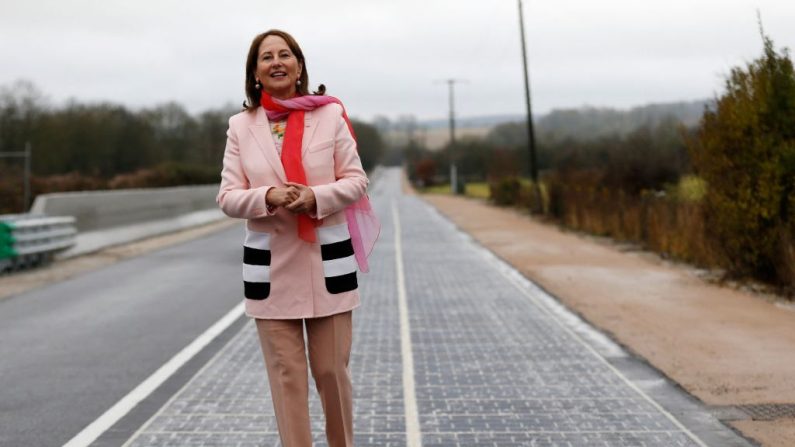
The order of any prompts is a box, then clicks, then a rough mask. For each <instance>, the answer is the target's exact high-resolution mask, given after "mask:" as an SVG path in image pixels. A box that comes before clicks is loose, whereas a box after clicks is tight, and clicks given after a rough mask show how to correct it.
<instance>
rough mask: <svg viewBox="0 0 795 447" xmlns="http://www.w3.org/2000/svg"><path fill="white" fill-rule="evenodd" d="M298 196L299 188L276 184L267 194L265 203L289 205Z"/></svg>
mask: <svg viewBox="0 0 795 447" xmlns="http://www.w3.org/2000/svg"><path fill="white" fill-rule="evenodd" d="M298 196H299V194H298V190H297V189H296V188H294V187H292V186H289V185H288V186H285V187H278V186H274V187H273V188H271V189H269V190H268V192H267V193H266V194H265V203H267V204H268V205H270V206H287V205H289V204H291V203H293V202H294V201H295V200H296V199H297V198H298ZM313 198H314V196H313Z"/></svg>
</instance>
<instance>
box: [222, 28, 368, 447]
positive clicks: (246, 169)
mask: <svg viewBox="0 0 795 447" xmlns="http://www.w3.org/2000/svg"><path fill="white" fill-rule="evenodd" d="M308 84H309V76H308V75H307V70H306V60H305V59H304V55H303V52H302V51H301V48H300V47H299V46H298V43H297V42H296V41H295V39H293V37H292V36H290V35H289V34H287V33H286V32H284V31H279V30H270V31H267V32H265V33H262V34H260V35H258V36H256V37H255V38H254V40H253V41H252V43H251V47H250V49H249V53H248V58H247V60H246V83H245V89H246V96H247V97H248V101H247V103H245V104H244V107H245V110H244V111H242V112H240V113H238V114H237V115H235V116H233V117H231V118H230V119H229V130H228V131H227V143H226V149H225V152H224V166H223V171H222V172H221V187H220V190H219V192H218V196H217V198H216V201H217V202H218V204H219V206H220V207H221V209H222V210H223V211H224V212H225V213H226V214H227V215H229V216H230V217H237V218H244V219H247V222H246V235H245V240H244V241H243V294H244V296H245V304H246V314H247V315H248V316H250V317H252V318H255V320H256V325H257V331H258V333H259V339H260V344H261V348H262V353H263V356H264V359H265V366H266V370H267V374H268V381H269V383H270V388H271V394H272V396H273V408H274V411H275V413H276V422H277V425H278V427H279V436H280V438H281V441H282V445H283V446H285V447H294V446H295V447H297V446H310V445H312V432H311V429H310V420H309V404H308V393H309V391H308V386H307V376H308V371H307V369H308V368H307V357H306V345H307V341H305V340H304V325H306V333H307V338H308V345H309V363H310V364H311V370H312V376H313V377H314V379H315V384H316V386H317V390H318V394H319V395H320V400H321V402H322V404H323V409H324V412H325V415H326V437H327V439H328V445H329V446H330V447H337V446H340V447H341V446H352V445H353V392H352V386H351V379H350V371H349V369H348V361H349V358H350V351H351V341H352V340H351V338H352V313H353V309H354V308H356V307H358V306H359V304H360V299H359V291H358V282H357V273H356V270H357V267H358V269H359V270H361V271H363V272H367V270H368V266H367V256H368V255H369V253H370V251H371V250H372V247H373V244H374V243H375V239H376V238H377V236H378V232H379V228H380V226H379V224H378V220H377V219H376V218H375V214H374V213H373V211H372V208H371V207H370V203H369V201H368V199H367V195H366V194H365V192H366V190H367V184H368V180H367V175H366V174H365V172H364V170H363V169H362V164H361V160H360V159H359V154H358V151H357V147H356V140H355V138H354V135H353V128H352V127H351V123H350V120H348V116H347V114H346V113H345V109H344V107H342V104H341V102H340V101H339V100H338V99H336V98H333V97H330V96H325V95H323V92H324V90H325V89H324V88H323V86H321V88H320V91H319V92H316V93H315V94H314V95H310V94H309V89H308Z"/></svg>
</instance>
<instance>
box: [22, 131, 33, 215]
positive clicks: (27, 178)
mask: <svg viewBox="0 0 795 447" xmlns="http://www.w3.org/2000/svg"><path fill="white" fill-rule="evenodd" d="M30 157H31V151H30V141H26V142H25V202H24V205H23V206H22V207H23V212H24V213H27V212H28V207H30Z"/></svg>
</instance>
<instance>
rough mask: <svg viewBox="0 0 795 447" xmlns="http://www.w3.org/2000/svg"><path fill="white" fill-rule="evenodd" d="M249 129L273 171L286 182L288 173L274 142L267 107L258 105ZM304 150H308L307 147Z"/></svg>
mask: <svg viewBox="0 0 795 447" xmlns="http://www.w3.org/2000/svg"><path fill="white" fill-rule="evenodd" d="M248 129H249V131H250V132H251V135H252V136H253V137H254V141H256V142H257V145H258V146H259V148H260V150H261V151H262V154H263V155H265V159H266V160H268V163H270V165H271V168H273V172H275V173H276V176H278V177H279V180H281V181H282V183H284V182H286V181H287V174H285V173H284V166H282V160H281V159H280V158H279V153H278V152H277V151H276V146H275V145H274V144H273V136H272V135H271V129H270V124H269V123H268V117H267V116H266V115H265V109H263V108H262V107H257V117H256V120H255V122H254V124H252V125H250V126H249V127H248ZM307 130H308V129H307ZM305 131H306V130H305ZM304 143H306V136H305V137H304ZM304 150H306V149H305V147H304Z"/></svg>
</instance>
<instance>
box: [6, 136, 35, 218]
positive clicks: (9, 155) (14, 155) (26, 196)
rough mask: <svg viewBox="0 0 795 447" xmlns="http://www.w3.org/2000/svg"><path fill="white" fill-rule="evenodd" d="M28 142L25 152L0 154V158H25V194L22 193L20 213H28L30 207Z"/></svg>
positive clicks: (29, 153)
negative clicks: (22, 199) (22, 200)
mask: <svg viewBox="0 0 795 447" xmlns="http://www.w3.org/2000/svg"><path fill="white" fill-rule="evenodd" d="M30 156H31V150H30V142H26V143H25V150H24V151H22V152H0V158H17V157H19V158H25V170H24V176H25V192H24V202H23V204H22V212H23V213H27V212H28V206H30Z"/></svg>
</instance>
